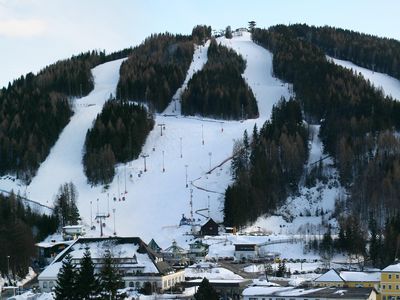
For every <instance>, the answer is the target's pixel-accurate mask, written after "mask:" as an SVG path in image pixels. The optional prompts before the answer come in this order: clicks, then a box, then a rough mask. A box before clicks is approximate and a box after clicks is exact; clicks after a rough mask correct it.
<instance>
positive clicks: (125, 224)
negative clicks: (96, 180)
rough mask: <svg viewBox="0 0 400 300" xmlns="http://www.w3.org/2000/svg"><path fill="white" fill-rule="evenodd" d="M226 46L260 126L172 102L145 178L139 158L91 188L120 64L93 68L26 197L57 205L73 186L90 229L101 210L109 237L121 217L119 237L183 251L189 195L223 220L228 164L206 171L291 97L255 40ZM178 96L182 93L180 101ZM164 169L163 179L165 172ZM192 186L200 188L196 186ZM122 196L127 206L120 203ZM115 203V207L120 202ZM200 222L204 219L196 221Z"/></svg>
mask: <svg viewBox="0 0 400 300" xmlns="http://www.w3.org/2000/svg"><path fill="white" fill-rule="evenodd" d="M220 41H221V42H222V43H225V44H229V45H230V46H231V47H232V48H234V49H236V50H237V51H238V52H239V53H241V54H242V55H243V57H245V58H246V59H247V68H246V71H245V73H244V77H245V78H246V80H247V81H248V83H249V85H250V87H251V88H252V89H253V92H254V94H255V96H256V99H257V102H258V106H259V110H260V117H259V118H258V119H251V120H246V121H244V122H239V121H230V122H227V121H218V120H211V119H203V118H196V117H182V116H181V115H180V107H179V102H176V103H175V101H172V102H171V104H170V106H169V107H168V108H167V109H166V111H165V113H162V114H159V115H157V116H156V120H155V121H156V125H155V127H154V130H153V131H152V132H151V133H150V135H149V137H148V139H147V141H146V143H145V145H144V147H143V153H146V154H148V155H149V156H148V157H147V159H146V163H147V172H144V160H143V159H142V158H139V159H137V160H134V161H132V162H130V163H128V164H126V165H120V166H118V167H117V175H116V176H115V179H114V181H113V182H112V183H111V184H110V187H109V189H108V190H104V189H103V187H91V186H90V185H88V184H87V183H86V178H85V177H84V174H83V171H82V165H81V159H82V147H83V142H84V136H85V134H86V131H87V129H88V128H90V126H91V124H92V122H93V120H94V118H95V117H96V114H97V113H99V112H100V111H101V107H102V105H103V103H104V101H105V100H107V99H108V98H109V95H110V94H111V93H112V94H114V93H115V87H116V84H117V81H118V69H119V65H120V64H121V60H119V61H115V62H110V63H107V64H104V65H100V66H98V67H96V68H95V69H93V74H94V77H95V89H94V91H93V92H92V93H90V94H89V95H88V96H87V97H85V98H82V99H78V100H77V101H76V102H77V104H76V112H75V115H74V116H73V117H72V119H71V121H70V123H69V124H68V125H67V127H66V128H65V129H64V131H63V132H62V134H61V136H60V138H59V140H58V141H57V143H56V145H55V146H54V147H53V149H52V150H51V153H50V155H49V157H48V158H47V159H46V161H45V162H44V163H43V164H42V166H41V167H40V168H39V171H38V174H37V176H36V177H35V178H34V179H33V180H32V183H31V184H30V185H29V186H28V187H26V194H27V196H28V198H30V199H33V200H37V201H39V202H41V203H43V204H47V205H52V202H53V197H54V195H55V194H56V193H57V190H58V187H59V185H60V184H62V183H63V182H68V181H72V182H73V183H74V184H75V185H76V186H77V189H78V192H79V199H78V208H79V210H80V213H81V216H82V217H83V218H84V220H85V222H86V223H87V224H90V223H91V219H90V216H91V215H92V216H94V215H95V213H96V212H97V211H99V212H105V213H108V212H110V213H111V217H110V218H109V219H108V220H107V221H106V225H107V227H106V232H107V233H112V232H113V231H114V229H113V227H114V226H113V224H114V215H115V224H116V232H117V234H118V235H123V236H127V235H133V236H141V237H142V238H143V239H144V240H145V241H149V240H150V239H151V238H153V237H154V238H155V239H156V241H157V242H158V243H159V244H160V246H161V247H163V248H164V247H167V246H169V245H170V244H171V242H172V240H173V239H174V238H176V239H177V240H178V242H180V243H183V244H185V243H187V242H190V237H186V236H185V235H183V234H184V233H185V232H186V231H187V228H178V227H177V225H178V224H179V220H180V218H181V215H182V214H183V213H184V214H185V215H186V216H189V211H190V207H189V201H190V194H191V191H192V199H193V209H194V211H195V210H198V209H204V208H207V206H208V204H209V205H210V215H211V217H213V218H214V219H215V220H216V221H222V218H223V215H222V211H221V209H222V208H223V195H222V193H223V192H224V190H225V188H226V187H227V185H228V184H229V183H230V182H231V177H230V163H229V161H228V162H226V163H225V164H223V165H222V166H221V167H218V168H216V169H215V170H213V171H212V172H211V174H207V172H208V171H209V170H210V167H211V168H214V167H215V166H217V165H219V164H220V163H222V162H224V161H225V160H226V159H227V158H229V157H230V156H231V154H232V147H233V143H234V140H236V139H239V138H241V137H242V135H243V131H244V130H245V129H247V130H248V131H249V132H251V130H252V128H253V126H254V124H255V123H256V124H257V126H258V127H261V126H262V124H263V123H264V122H265V121H266V120H267V119H268V118H269V117H270V113H271V108H272V105H273V104H275V103H276V102H277V101H278V100H279V99H280V97H281V96H282V95H283V96H286V97H288V95H289V92H288V87H287V85H285V84H283V83H282V82H280V81H279V80H277V79H276V78H274V77H273V76H272V55H271V54H270V53H269V52H268V51H267V50H265V49H264V48H262V47H260V46H258V45H256V44H254V43H253V42H252V41H251V39H250V35H249V34H245V35H243V36H242V37H236V38H234V39H232V40H230V41H225V40H224V39H221V40H220ZM207 46H208V44H207V45H206V46H205V47H198V48H197V49H196V53H195V55H194V57H193V62H192V65H191V67H190V69H189V72H188V75H187V78H186V80H185V83H187V81H188V80H189V78H190V77H191V76H192V75H193V73H194V72H196V71H198V70H199V69H201V68H202V66H203V65H204V63H205V62H206V60H207V56H206V50H207V49H206V48H207ZM179 97H180V91H178V92H177V93H176V95H175V96H174V99H179ZM92 104H94V105H92ZM175 104H177V105H176V107H175ZM161 124H165V125H164V126H165V129H164V130H163V135H162V136H161V132H160V127H159V126H158V125H161ZM203 141H204V143H203ZM181 149H182V157H181V155H180V154H181ZM163 163H164V167H165V172H163V171H162V169H163ZM186 171H187V181H188V187H186ZM192 181H195V185H196V187H195V186H193V185H191V182H192ZM0 187H1V188H3V189H8V190H10V189H11V188H13V189H14V190H20V191H21V193H24V192H25V187H18V186H17V184H16V183H15V182H12V183H10V182H9V181H7V182H5V181H0ZM204 189H206V190H210V192H207V191H204ZM123 197H124V198H125V199H126V200H125V201H119V199H122V198H123ZM114 198H116V199H117V201H115V202H114V201H113V199H114ZM97 199H99V200H97ZM91 202H92V205H91ZM108 202H109V203H110V204H109V205H108ZM97 207H99V208H98V209H97ZM114 208H115V214H114V213H113V210H112V209H114ZM91 212H92V214H91ZM203 214H204V212H203ZM195 218H196V219H197V218H199V219H201V220H203V218H202V217H201V216H200V215H197V214H195ZM98 231H99V230H98V226H97V230H96V232H93V234H95V235H98V234H99V232H98Z"/></svg>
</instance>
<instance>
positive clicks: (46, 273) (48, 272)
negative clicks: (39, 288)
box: [38, 262, 62, 280]
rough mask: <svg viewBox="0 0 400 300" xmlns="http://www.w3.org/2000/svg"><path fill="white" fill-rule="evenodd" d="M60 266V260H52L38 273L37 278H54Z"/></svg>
mask: <svg viewBox="0 0 400 300" xmlns="http://www.w3.org/2000/svg"><path fill="white" fill-rule="evenodd" d="M61 267H62V262H54V263H52V264H50V265H49V266H47V267H46V268H45V269H44V270H43V272H42V273H40V274H39V276H38V279H39V280H46V279H54V278H55V277H57V275H58V272H59V271H60V269H61Z"/></svg>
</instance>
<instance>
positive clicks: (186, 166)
mask: <svg viewBox="0 0 400 300" xmlns="http://www.w3.org/2000/svg"><path fill="white" fill-rule="evenodd" d="M187 168H188V165H185V169H186V172H185V174H186V187H188V181H187V180H188V173H187Z"/></svg>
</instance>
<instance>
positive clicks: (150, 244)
mask: <svg viewBox="0 0 400 300" xmlns="http://www.w3.org/2000/svg"><path fill="white" fill-rule="evenodd" d="M148 246H149V247H150V248H151V249H153V250H154V251H161V250H162V249H161V247H160V246H158V244H157V243H156V241H155V240H154V239H151V241H150V243H149V244H148Z"/></svg>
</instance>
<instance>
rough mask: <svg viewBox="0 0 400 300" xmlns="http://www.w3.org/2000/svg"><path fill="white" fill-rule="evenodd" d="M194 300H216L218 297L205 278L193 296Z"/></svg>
mask: <svg viewBox="0 0 400 300" xmlns="http://www.w3.org/2000/svg"><path fill="white" fill-rule="evenodd" d="M194 298H195V299H196V300H217V299H218V295H217V292H216V291H215V289H214V288H213V287H212V286H211V284H210V282H209V281H208V279H207V278H203V281H202V282H201V284H200V286H199V289H198V290H197V292H196V294H194Z"/></svg>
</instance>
